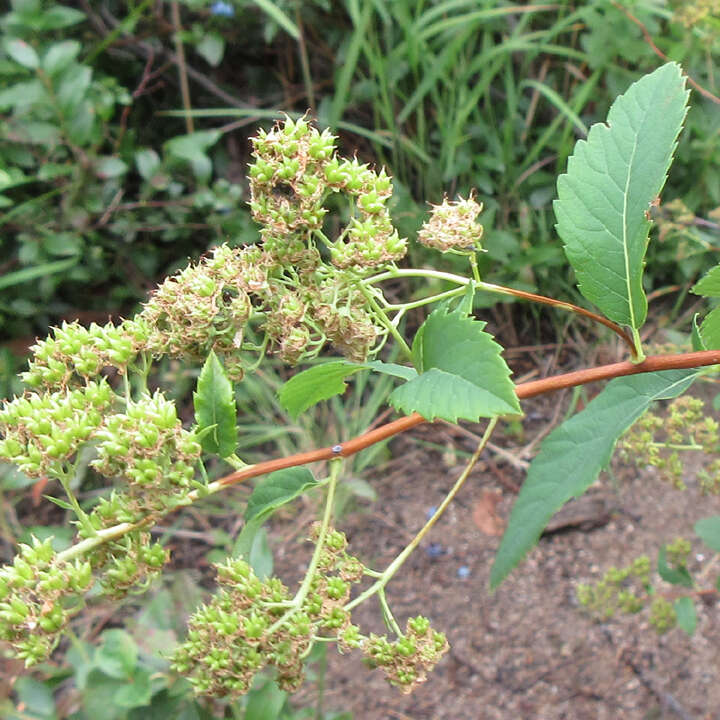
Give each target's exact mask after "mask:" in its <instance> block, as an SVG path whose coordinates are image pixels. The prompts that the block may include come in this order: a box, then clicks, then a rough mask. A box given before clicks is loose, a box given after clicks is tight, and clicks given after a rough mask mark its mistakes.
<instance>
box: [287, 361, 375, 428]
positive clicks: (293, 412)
mask: <svg viewBox="0 0 720 720" xmlns="http://www.w3.org/2000/svg"><path fill="white" fill-rule="evenodd" d="M364 367H365V366H364V365H357V364H355V363H351V362H347V361H346V360H337V361H333V362H328V363H323V364H322V365H314V366H313V367H311V368H308V369H307V370H303V371H302V372H299V373H297V375H293V377H291V378H290V379H289V380H288V381H287V382H286V383H285V384H284V385H283V386H282V387H281V388H280V390H279V391H278V399H279V400H280V404H281V405H282V406H283V407H284V408H285V409H286V410H287V411H288V413H289V414H290V417H292V418H296V417H297V416H298V415H300V413H302V412H305V410H307V409H308V408H310V407H312V406H313V405H316V404H317V403H319V402H321V401H322V400H327V399H328V398H331V397H333V395H341V394H342V393H344V392H345V389H346V388H347V383H346V382H344V380H345V378H347V377H350V376H351V375H354V374H355V373H356V372H360V370H362V369H363V368H364Z"/></svg>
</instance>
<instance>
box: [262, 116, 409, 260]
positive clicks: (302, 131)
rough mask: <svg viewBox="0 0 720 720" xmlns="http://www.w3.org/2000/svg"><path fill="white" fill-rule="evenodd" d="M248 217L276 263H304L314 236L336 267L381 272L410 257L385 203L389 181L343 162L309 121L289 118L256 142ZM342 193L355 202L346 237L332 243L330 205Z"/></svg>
mask: <svg viewBox="0 0 720 720" xmlns="http://www.w3.org/2000/svg"><path fill="white" fill-rule="evenodd" d="M253 148H254V150H253V156H254V158H255V159H254V162H253V163H252V164H251V166H250V171H249V175H250V192H251V201H250V210H251V212H252V214H253V217H254V218H255V219H256V220H257V221H258V222H259V223H260V224H261V225H262V226H263V227H262V229H261V231H260V233H261V236H262V239H263V247H264V249H265V250H266V251H267V252H268V253H270V254H271V255H273V256H274V257H275V258H276V259H277V260H278V261H279V262H281V263H283V264H288V263H292V262H295V261H296V259H297V258H298V257H300V258H302V257H303V256H304V255H305V254H306V253H307V252H308V250H310V249H312V247H313V237H315V238H316V239H318V238H319V239H320V240H321V241H322V242H323V244H324V245H326V246H327V247H329V249H330V257H331V262H332V264H333V265H334V266H335V267H337V268H366V267H370V268H372V267H376V266H378V265H382V264H384V263H388V262H391V261H393V260H399V259H400V258H402V257H403V256H404V255H405V252H406V241H405V240H403V239H401V238H400V237H399V236H398V233H397V231H396V230H395V228H394V227H393V225H392V221H391V219H390V213H389V211H388V208H387V200H388V199H389V198H390V197H391V196H392V182H391V179H390V178H389V177H388V175H387V174H386V173H385V171H384V170H381V171H380V172H375V171H374V170H372V169H370V168H369V167H368V166H367V165H363V164H361V163H359V162H358V161H357V160H356V159H353V160H347V159H341V158H338V157H337V155H336V149H335V137H334V136H333V135H331V134H330V133H329V132H328V131H327V130H325V131H323V132H322V133H319V132H318V131H317V130H316V129H315V128H314V127H313V126H312V125H310V124H309V123H308V122H307V121H306V120H305V119H304V118H301V119H299V120H297V121H293V120H291V119H290V118H287V119H286V120H285V121H284V122H283V123H278V124H277V125H276V126H275V127H274V128H273V129H272V130H270V131H269V132H265V131H264V130H260V132H259V133H258V135H257V137H255V138H253ZM338 192H343V193H346V194H347V195H349V196H350V197H351V198H353V199H354V200H355V214H354V216H353V217H352V218H351V220H350V223H349V225H348V226H347V227H346V228H345V231H344V232H343V233H342V234H341V235H340V236H339V237H338V238H337V239H336V240H334V241H333V240H329V239H327V238H325V236H324V235H323V234H322V228H323V220H324V218H325V216H326V214H327V213H328V208H327V207H326V200H327V198H328V197H329V196H330V195H331V194H333V193H338Z"/></svg>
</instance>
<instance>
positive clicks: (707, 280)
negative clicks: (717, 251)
mask: <svg viewBox="0 0 720 720" xmlns="http://www.w3.org/2000/svg"><path fill="white" fill-rule="evenodd" d="M690 292H693V293H695V294H696V295H703V296H704V297H720V265H716V266H715V267H714V268H711V269H710V270H708V271H707V273H705V275H703V276H702V277H701V278H700V280H698V282H696V283H695V285H693V286H692V289H691V290H690Z"/></svg>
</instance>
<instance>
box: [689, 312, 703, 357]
mask: <svg viewBox="0 0 720 720" xmlns="http://www.w3.org/2000/svg"><path fill="white" fill-rule="evenodd" d="M690 344H691V345H692V349H693V350H694V351H695V352H699V351H701V350H707V345H706V344H705V341H704V340H703V338H702V335H701V334H700V328H699V326H698V313H695V314H694V315H693V319H692V330H691V331H690Z"/></svg>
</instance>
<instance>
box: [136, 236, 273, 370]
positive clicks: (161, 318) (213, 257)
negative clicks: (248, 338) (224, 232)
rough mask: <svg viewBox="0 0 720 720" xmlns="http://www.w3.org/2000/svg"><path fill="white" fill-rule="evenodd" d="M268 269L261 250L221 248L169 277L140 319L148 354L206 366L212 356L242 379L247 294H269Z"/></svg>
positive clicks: (250, 311)
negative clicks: (147, 331)
mask: <svg viewBox="0 0 720 720" xmlns="http://www.w3.org/2000/svg"><path fill="white" fill-rule="evenodd" d="M269 264H270V263H269V258H268V257H267V255H266V254H265V253H263V252H262V251H261V250H260V249H259V248H255V247H249V248H244V249H233V248H231V247H229V246H228V245H220V246H219V247H217V248H215V249H214V250H213V251H212V252H211V254H210V255H209V256H207V257H205V258H203V259H202V260H200V262H198V263H197V264H195V265H190V266H188V267H187V268H185V269H184V270H181V271H180V272H178V273H177V274H176V275H172V276H170V277H168V278H167V279H166V280H165V281H164V282H163V283H162V284H161V285H160V286H159V287H158V288H157V290H155V292H154V293H153V295H152V297H151V298H150V300H149V301H148V302H147V304H146V305H145V307H144V308H143V311H142V312H141V313H140V316H139V317H140V318H141V320H142V321H143V322H144V323H147V326H148V327H149V328H150V334H149V338H148V341H147V344H146V347H147V349H148V351H150V352H151V353H153V355H155V356H157V357H159V356H161V355H170V356H171V357H189V358H191V359H194V360H202V359H203V358H205V357H207V355H208V354H209V353H210V351H211V350H214V351H215V353H216V354H218V355H220V356H224V364H225V368H226V370H227V372H228V374H229V375H230V377H233V378H235V379H238V380H240V379H242V375H243V369H242V365H241V364H240V362H239V360H238V355H239V353H240V349H241V347H242V344H243V337H244V332H245V326H246V324H247V322H248V320H249V319H250V317H251V316H252V314H253V306H252V301H251V299H250V295H249V293H251V292H252V293H261V294H264V293H265V292H266V291H267V273H268V265H269Z"/></svg>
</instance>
